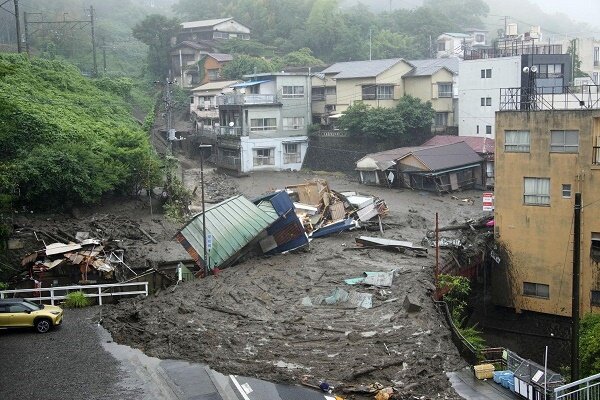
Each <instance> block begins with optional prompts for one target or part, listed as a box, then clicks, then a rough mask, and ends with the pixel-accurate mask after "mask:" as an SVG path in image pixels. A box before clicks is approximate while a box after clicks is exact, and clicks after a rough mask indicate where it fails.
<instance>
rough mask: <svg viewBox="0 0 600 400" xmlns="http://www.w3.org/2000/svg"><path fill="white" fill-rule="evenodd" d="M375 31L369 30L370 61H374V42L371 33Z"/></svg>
mask: <svg viewBox="0 0 600 400" xmlns="http://www.w3.org/2000/svg"><path fill="white" fill-rule="evenodd" d="M372 31H373V30H372V29H369V61H371V60H372V56H373V51H372V47H373V41H372V39H371V32H372Z"/></svg>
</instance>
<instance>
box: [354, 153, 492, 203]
mask: <svg viewBox="0 0 600 400" xmlns="http://www.w3.org/2000/svg"><path fill="white" fill-rule="evenodd" d="M483 163H484V159H483V158H481V157H480V156H479V155H478V154H477V153H476V152H475V151H474V150H473V149H472V148H471V147H470V146H468V145H467V144H466V143H465V142H458V143H451V144H444V145H439V146H416V147H400V148H397V149H392V150H386V151H382V152H379V153H372V154H367V155H366V156H364V157H363V158H361V159H360V160H358V161H357V162H356V170H357V171H358V172H359V174H360V182H361V183H364V184H370V185H382V186H388V187H406V188H411V189H417V190H426V191H432V192H439V193H444V192H452V191H456V190H464V189H484V188H485V184H486V182H485V179H486V176H485V171H484V167H483Z"/></svg>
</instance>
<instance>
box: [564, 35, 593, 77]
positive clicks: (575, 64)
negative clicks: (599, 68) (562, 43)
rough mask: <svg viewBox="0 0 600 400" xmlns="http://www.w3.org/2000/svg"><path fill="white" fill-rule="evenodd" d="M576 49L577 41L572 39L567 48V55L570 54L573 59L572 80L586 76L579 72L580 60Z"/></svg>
mask: <svg viewBox="0 0 600 400" xmlns="http://www.w3.org/2000/svg"><path fill="white" fill-rule="evenodd" d="M576 49H577V39H573V40H571V41H570V42H569V47H568V48H567V54H570V55H571V58H572V59H573V78H583V77H585V76H588V75H587V74H586V73H585V72H583V71H581V59H580V58H579V54H578V52H577V50H576Z"/></svg>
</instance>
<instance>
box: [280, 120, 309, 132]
mask: <svg viewBox="0 0 600 400" xmlns="http://www.w3.org/2000/svg"><path fill="white" fill-rule="evenodd" d="M300 129H304V117H285V118H283V130H285V131H297V130H300Z"/></svg>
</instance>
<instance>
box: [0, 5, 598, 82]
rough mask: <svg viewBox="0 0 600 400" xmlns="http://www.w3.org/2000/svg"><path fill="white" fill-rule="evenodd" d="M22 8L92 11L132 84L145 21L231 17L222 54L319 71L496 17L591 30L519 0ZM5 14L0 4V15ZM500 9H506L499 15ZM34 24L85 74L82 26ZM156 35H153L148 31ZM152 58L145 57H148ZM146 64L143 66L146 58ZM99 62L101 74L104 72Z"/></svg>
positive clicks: (408, 50)
mask: <svg viewBox="0 0 600 400" xmlns="http://www.w3.org/2000/svg"><path fill="white" fill-rule="evenodd" d="M507 1H508V3H506V2H502V3H501V4H500V3H499V2H498V1H494V0H411V1H396V0H392V1H390V0H374V1H369V2H365V1H363V2H361V1H359V0H219V1H216V0H87V1H86V0H53V1H51V2H44V1H38V0H22V1H21V2H20V4H21V10H22V11H25V12H28V13H40V14H31V16H30V21H39V20H41V19H42V18H43V19H44V20H46V21H60V20H64V19H67V20H78V19H82V20H85V19H89V10H88V9H89V6H90V5H92V6H93V7H94V8H95V16H96V38H97V46H98V48H97V51H98V57H97V58H98V60H97V63H98V69H99V71H100V72H102V73H107V74H113V75H122V74H125V75H130V76H139V75H140V74H144V73H146V72H148V68H150V69H151V70H156V69H157V68H156V66H152V65H149V64H148V60H149V59H148V58H147V52H148V46H147V45H146V44H144V43H143V42H142V41H140V40H138V39H139V38H136V36H135V35H133V33H132V29H133V28H134V27H135V26H136V24H139V23H140V22H141V21H143V20H144V18H146V17H147V16H148V15H151V14H157V15H161V16H164V18H166V19H169V20H171V21H190V20H198V19H210V18H222V17H230V16H231V17H234V18H235V19H236V20H238V21H240V22H241V23H243V24H245V25H248V26H249V27H250V28H251V30H252V39H253V40H251V41H250V42H248V43H242V44H239V43H230V44H229V46H225V47H224V48H223V49H222V51H223V52H230V53H233V54H238V55H240V54H243V55H247V56H253V57H262V58H268V59H271V58H273V57H282V56H284V55H286V54H289V53H292V52H295V51H298V50H300V49H309V50H310V54H311V55H312V56H314V57H315V59H319V60H322V61H323V62H325V63H331V62H336V61H349V60H365V59H368V58H369V51H370V50H371V54H372V57H373V58H375V59H377V58H390V57H405V58H409V59H416V58H427V57H430V56H432V55H433V54H434V50H435V38H436V37H437V35H439V34H440V33H442V32H447V31H462V30H463V29H465V28H468V27H484V28H487V29H488V30H489V31H490V34H491V36H492V37H493V36H495V35H496V32H497V30H499V29H502V28H503V27H504V20H503V19H502V17H503V16H504V15H505V14H507V13H508V14H510V15H509V16H508V21H509V22H517V23H518V24H519V25H520V29H521V30H523V29H526V28H528V26H529V25H532V24H539V25H541V26H542V28H543V29H546V30H547V33H548V34H552V35H564V34H566V33H567V32H575V31H579V32H581V31H584V30H586V29H590V28H589V27H588V26H586V25H585V24H578V23H575V22H573V21H571V20H569V18H567V17H566V16H564V15H561V14H552V15H550V14H545V13H544V11H543V10H542V9H540V7H538V6H536V5H535V4H533V3H532V2H530V1H528V0H522V1H517V0H507ZM6 7H8V4H5V6H4V9H6ZM506 10H509V11H508V12H507V11H506ZM534 16H535V18H534ZM0 26H1V27H2V28H1V29H0V43H12V44H14V42H15V32H14V17H13V16H11V15H10V14H9V13H7V12H6V11H3V10H0ZM41 28H42V26H40V29H38V30H34V31H33V33H32V34H31V35H30V36H31V44H32V47H33V49H34V53H35V54H37V55H40V56H43V57H46V58H64V59H68V60H69V61H70V62H72V63H74V64H75V65H77V66H78V67H79V68H80V69H81V70H82V71H84V72H90V71H91V69H92V51H91V32H90V27H89V24H88V25H85V24H79V25H77V26H76V27H75V28H60V29H59V28H58V27H57V28H52V29H47V28H46V27H43V29H41ZM154 34H156V35H157V36H158V35H160V34H161V33H160V32H159V31H156V32H154ZM150 51H151V50H150ZM150 60H151V58H150ZM105 61H106V70H105V69H104V64H105Z"/></svg>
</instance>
